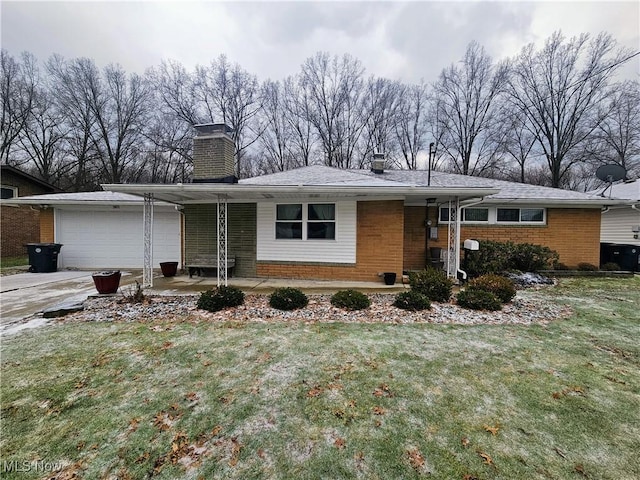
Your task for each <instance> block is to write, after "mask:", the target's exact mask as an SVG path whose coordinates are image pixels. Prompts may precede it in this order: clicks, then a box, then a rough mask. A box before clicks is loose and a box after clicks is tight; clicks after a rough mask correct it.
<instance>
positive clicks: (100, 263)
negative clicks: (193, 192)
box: [7, 192, 182, 269]
mask: <svg viewBox="0 0 640 480" xmlns="http://www.w3.org/2000/svg"><path fill="white" fill-rule="evenodd" d="M14 202H16V203H19V204H21V205H23V206H25V207H26V208H29V207H31V208H32V209H35V210H36V211H38V210H39V211H40V222H41V226H40V236H39V238H37V239H35V240H34V241H36V242H55V243H61V244H62V245H63V246H62V249H61V250H60V254H59V255H58V268H79V269H107V268H141V266H142V264H143V254H144V235H143V199H142V198H141V197H137V196H135V195H127V194H124V193H114V192H81V193H58V194H51V195H36V196H31V197H24V198H19V199H15V200H14ZM7 208H10V207H7ZM23 208H24V207H23ZM154 210H155V211H154V216H153V233H152V236H153V262H154V263H156V264H157V263H158V262H164V261H180V259H181V257H180V254H181V250H182V245H181V233H180V232H181V213H180V212H179V211H178V209H177V208H176V205H170V204H166V203H163V202H155V205H154Z"/></svg>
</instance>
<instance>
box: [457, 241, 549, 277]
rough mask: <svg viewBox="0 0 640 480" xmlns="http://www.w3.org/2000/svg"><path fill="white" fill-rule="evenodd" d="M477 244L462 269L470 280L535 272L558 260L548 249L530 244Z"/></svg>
mask: <svg viewBox="0 0 640 480" xmlns="http://www.w3.org/2000/svg"><path fill="white" fill-rule="evenodd" d="M479 244H480V249H479V250H477V251H473V252H469V253H468V254H467V258H466V260H465V263H464V267H463V268H464V269H465V270H466V272H467V273H468V274H469V276H470V277H471V278H475V277H479V276H481V275H484V274H487V273H502V272H508V271H511V270H519V271H522V272H537V271H539V270H545V269H547V268H549V267H550V266H551V265H553V264H555V263H557V261H558V258H559V256H558V253H557V252H556V251H554V250H551V249H550V248H549V247H544V246H542V245H533V244H531V243H513V242H495V241H493V240H480V241H479Z"/></svg>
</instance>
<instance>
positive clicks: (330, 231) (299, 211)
mask: <svg viewBox="0 0 640 480" xmlns="http://www.w3.org/2000/svg"><path fill="white" fill-rule="evenodd" d="M335 238H336V205H335V204H334V203H288V204H280V205H276V239H297V240H335Z"/></svg>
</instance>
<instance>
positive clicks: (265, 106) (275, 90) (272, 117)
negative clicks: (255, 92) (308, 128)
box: [259, 80, 298, 173]
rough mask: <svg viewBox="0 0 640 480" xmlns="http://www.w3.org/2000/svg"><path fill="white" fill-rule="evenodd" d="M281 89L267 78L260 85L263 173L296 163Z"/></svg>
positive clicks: (280, 169) (295, 164)
mask: <svg viewBox="0 0 640 480" xmlns="http://www.w3.org/2000/svg"><path fill="white" fill-rule="evenodd" d="M282 97H283V89H282V86H281V84H280V83H279V82H273V81H271V80H267V81H266V82H264V84H263V85H262V109H261V112H260V120H261V122H262V125H263V126H262V128H261V130H262V135H261V136H260V139H259V145H260V146H261V147H262V151H263V163H264V165H263V167H262V170H263V171H264V173H271V172H282V171H284V170H288V169H290V168H293V167H295V166H298V165H297V162H296V158H295V156H294V154H293V152H292V144H293V138H294V132H293V129H292V127H291V124H290V123H289V121H288V118H287V115H286V113H285V108H286V107H285V104H284V100H283V98H282Z"/></svg>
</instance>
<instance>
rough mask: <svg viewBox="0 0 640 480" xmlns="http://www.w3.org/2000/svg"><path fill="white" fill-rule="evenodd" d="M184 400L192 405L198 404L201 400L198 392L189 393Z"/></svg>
mask: <svg viewBox="0 0 640 480" xmlns="http://www.w3.org/2000/svg"><path fill="white" fill-rule="evenodd" d="M184 399H185V400H188V401H190V402H192V403H198V401H199V400H200V397H199V396H198V394H197V393H196V392H189V393H187V394H186V395H185V396H184Z"/></svg>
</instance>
